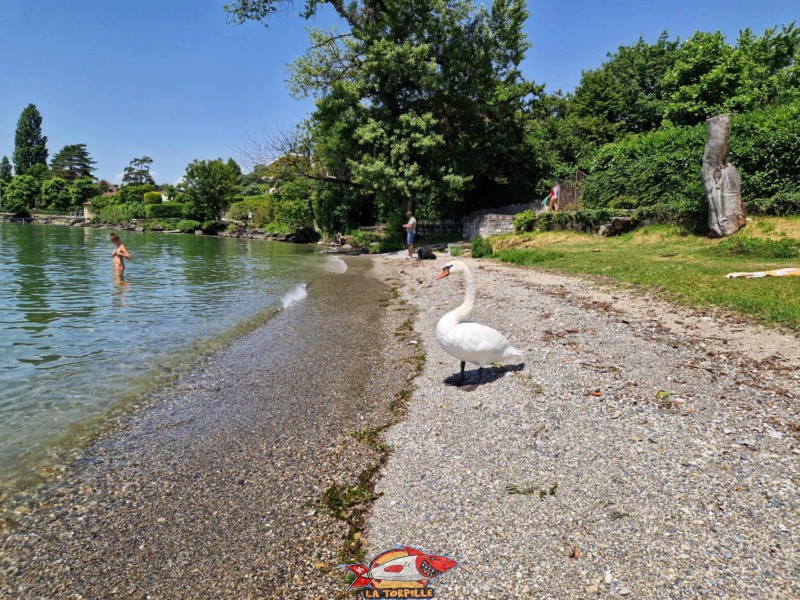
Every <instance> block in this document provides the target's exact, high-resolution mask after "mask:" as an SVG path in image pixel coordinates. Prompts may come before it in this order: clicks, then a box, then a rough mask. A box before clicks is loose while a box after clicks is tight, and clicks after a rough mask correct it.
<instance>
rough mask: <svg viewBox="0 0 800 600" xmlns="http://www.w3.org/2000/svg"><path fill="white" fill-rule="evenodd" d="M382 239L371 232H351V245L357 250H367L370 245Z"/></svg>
mask: <svg viewBox="0 0 800 600" xmlns="http://www.w3.org/2000/svg"><path fill="white" fill-rule="evenodd" d="M380 240H381V238H380V237H379V236H378V235H376V234H375V233H373V232H371V231H361V230H356V231H351V232H350V244H351V245H353V246H355V247H357V248H367V247H368V246H369V245H370V244H374V243H378V242H380Z"/></svg>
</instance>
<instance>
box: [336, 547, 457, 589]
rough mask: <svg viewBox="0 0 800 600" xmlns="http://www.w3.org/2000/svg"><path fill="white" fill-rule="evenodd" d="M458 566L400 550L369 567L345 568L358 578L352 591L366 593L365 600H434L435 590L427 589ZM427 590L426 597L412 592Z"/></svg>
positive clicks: (381, 556) (436, 557)
mask: <svg viewBox="0 0 800 600" xmlns="http://www.w3.org/2000/svg"><path fill="white" fill-rule="evenodd" d="M456 566H458V563H457V562H456V561H454V560H452V559H449V558H447V557H446V556H439V555H436V554H425V553H424V552H421V551H420V550H417V549H416V548H410V547H408V546H401V547H400V548H395V549H393V550H387V551H386V552H382V553H381V554H379V555H378V556H376V557H375V558H374V559H373V560H372V562H371V563H370V565H369V566H367V565H363V564H355V565H343V566H342V568H345V569H348V570H349V571H351V572H352V573H353V574H355V576H356V578H355V581H353V583H352V584H351V585H350V588H351V589H358V588H361V589H364V598H432V597H433V590H432V589H430V588H428V584H429V583H430V581H431V580H432V579H436V578H437V577H440V576H442V575H444V574H445V573H447V572H448V571H449V570H450V569H452V568H453V567H456ZM426 588H427V590H426V592H427V593H419V594H417V593H416V592H412V590H420V592H421V591H422V590H425V589H426ZM390 590H395V591H390ZM401 591H402V593H401ZM398 594H399V595H398Z"/></svg>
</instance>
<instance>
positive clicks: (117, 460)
mask: <svg viewBox="0 0 800 600" xmlns="http://www.w3.org/2000/svg"><path fill="white" fill-rule="evenodd" d="M349 262H350V269H349V270H348V271H347V273H344V274H333V273H322V272H321V273H320V275H319V277H318V278H317V279H315V280H314V281H311V282H310V283H309V286H308V289H309V297H308V298H307V299H306V300H304V301H302V302H300V303H299V304H296V305H294V306H292V307H290V308H289V309H287V310H284V311H282V312H281V313H279V314H278V315H277V316H276V317H275V318H273V319H272V320H271V321H269V322H268V323H267V324H266V325H264V326H263V327H260V328H258V329H256V330H254V331H252V332H251V333H249V334H247V335H244V336H243V337H240V338H238V339H236V340H234V341H233V342H232V343H230V344H229V345H228V346H227V347H225V348H224V349H222V350H220V351H218V352H216V353H214V354H212V355H211V356H209V357H206V358H205V359H203V360H202V361H201V362H199V363H198V364H196V365H195V366H194V367H193V368H192V370H191V371H190V372H188V373H187V374H185V375H184V376H183V377H182V378H181V379H180V380H179V381H177V382H176V383H175V384H174V385H173V386H171V387H169V388H167V389H162V390H161V391H160V392H158V393H157V394H155V396H154V397H153V398H151V399H150V401H151V406H150V407H149V408H147V409H146V410H140V411H137V412H134V413H133V414H129V415H126V416H124V417H122V418H120V419H119V422H118V423H116V424H115V425H116V426H115V427H114V428H112V430H111V431H108V432H106V433H105V434H103V435H102V436H100V437H99V439H97V440H96V441H95V442H94V443H93V444H91V445H90V446H89V447H88V448H85V449H84V450H82V451H80V452H79V453H78V457H77V458H76V460H75V461H74V462H72V464H69V465H64V466H62V467H60V468H59V467H54V468H53V469H51V470H52V471H53V472H55V473H56V474H57V475H55V476H54V478H53V480H52V481H50V482H49V483H48V484H46V485H43V486H41V487H39V488H38V489H36V490H35V492H34V493H33V495H32V496H29V497H23V498H19V499H17V504H16V505H11V506H7V507H6V508H7V509H8V512H6V514H5V515H3V516H4V518H3V519H0V598H26V599H27V598H45V599H52V598H74V599H78V598H87V599H100V598H165V599H179V598H236V599H240V598H259V599H263V598H281V599H291V598H302V599H312V598H320V599H325V600H328V599H330V598H334V597H335V596H336V595H337V594H339V593H340V592H341V590H342V589H343V577H342V574H341V571H340V570H338V568H337V567H338V564H339V563H340V562H341V558H340V555H339V554H340V549H341V547H342V543H343V541H344V538H345V535H346V534H347V529H348V527H347V525H346V524H345V523H343V522H342V521H341V520H337V519H335V518H333V517H332V516H331V514H330V511H329V510H327V508H326V507H325V505H324V504H323V503H321V498H322V497H323V494H324V492H325V491H326V490H327V489H328V488H329V486H332V485H334V484H337V485H341V486H352V485H353V484H354V483H355V482H356V481H357V480H358V478H359V475H360V473H361V472H362V471H363V470H364V469H368V468H370V467H371V466H372V465H375V464H376V463H377V462H378V461H379V458H380V457H379V453H378V452H377V451H376V449H375V447H374V446H369V445H367V444H364V443H361V442H359V441H357V440H356V439H355V438H354V437H353V436H352V433H353V432H354V431H356V430H359V429H362V428H370V427H379V426H381V425H385V424H387V423H388V422H391V421H392V420H393V419H394V418H396V412H395V411H392V410H391V409H390V406H392V405H393V403H395V402H396V400H397V394H398V393H399V392H400V391H401V390H402V389H403V388H404V387H405V386H406V381H407V379H408V378H410V377H413V375H414V374H415V369H414V364H415V362H414V360H413V356H414V354H415V353H416V352H417V350H416V348H414V347H413V346H409V345H407V344H405V343H404V342H403V341H401V340H400V338H399V337H397V336H396V335H394V334H395V332H396V331H397V330H398V328H402V327H403V325H404V324H405V323H407V320H408V318H409V315H410V310H411V309H410V307H408V306H402V305H401V304H398V302H397V301H396V300H393V301H390V300H389V299H390V298H391V297H392V294H391V289H390V287H389V286H387V285H386V284H385V283H383V282H379V281H378V280H377V279H375V278H373V277H368V276H366V273H367V271H368V270H369V269H371V267H372V263H371V262H370V261H369V260H366V259H352V260H350V261H349ZM387 306H388V307H389V309H388V310H387Z"/></svg>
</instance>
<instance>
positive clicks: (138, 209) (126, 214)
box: [95, 202, 145, 225]
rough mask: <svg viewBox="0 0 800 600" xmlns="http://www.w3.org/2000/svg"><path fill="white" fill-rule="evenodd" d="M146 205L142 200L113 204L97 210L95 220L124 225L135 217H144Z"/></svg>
mask: <svg viewBox="0 0 800 600" xmlns="http://www.w3.org/2000/svg"><path fill="white" fill-rule="evenodd" d="M144 211H145V205H144V203H142V202H128V203H127V204H112V205H110V206H106V207H105V208H102V209H100V210H99V211H96V212H95V215H96V217H95V220H97V221H99V222H100V223H107V224H109V225H122V224H124V223H129V222H130V221H132V220H133V219H142V218H144V216H145V213H144Z"/></svg>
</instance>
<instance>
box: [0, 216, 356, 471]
mask: <svg viewBox="0 0 800 600" xmlns="http://www.w3.org/2000/svg"><path fill="white" fill-rule="evenodd" d="M122 239H123V242H124V243H125V245H126V247H127V248H128V251H129V252H130V253H131V254H132V255H133V259H132V260H130V261H126V263H127V270H126V273H125V277H124V280H122V281H120V280H118V279H115V277H114V274H113V270H112V262H111V250H112V248H113V247H112V246H111V245H110V244H109V242H108V231H107V230H102V229H91V228H85V229H84V228H75V227H57V226H37V225H22V224H12V223H0V480H8V479H9V478H10V477H12V476H13V475H14V474H19V473H21V472H25V471H31V470H33V469H35V467H36V464H37V461H38V460H39V459H40V458H41V457H42V453H43V449H45V448H47V447H48V446H49V445H50V444H51V443H52V441H53V440H56V439H59V438H60V437H61V436H64V435H68V434H69V433H70V431H71V430H73V429H74V428H75V426H76V425H79V424H81V423H84V422H85V421H86V420H87V419H90V418H92V417H95V416H97V415H100V414H102V413H103V412H104V411H105V410H107V409H108V408H109V407H112V406H114V405H116V404H118V403H119V402H120V401H121V400H122V399H123V398H124V397H126V396H127V395H130V394H131V393H132V392H135V391H136V390H139V389H144V387H145V386H146V385H147V384H148V383H150V382H152V381H153V380H158V379H159V377H160V376H161V375H163V374H164V373H165V372H166V371H168V370H169V369H171V368H174V367H175V366H176V365H177V364H179V363H180V362H181V359H183V360H185V359H188V358H191V357H193V356H196V355H197V352H198V351H200V350H202V349H203V348H206V347H208V346H209V345H211V343H212V341H214V340H218V339H220V338H221V337H222V336H224V335H225V334H226V333H229V332H230V331H231V330H232V329H234V328H236V326H237V325H241V324H242V323H243V322H253V321H254V320H255V319H258V318H264V317H265V316H266V315H268V314H270V313H271V312H275V311H277V310H280V309H281V308H285V307H286V306H289V305H291V304H292V303H295V302H301V301H303V299H304V297H305V295H306V291H305V284H306V283H307V282H309V281H310V280H311V279H312V278H313V275H314V273H315V272H319V269H320V268H326V269H327V270H332V271H336V270H337V269H341V268H346V266H344V263H343V262H342V261H338V259H333V258H326V257H325V256H323V255H320V254H319V253H318V252H317V251H316V250H315V249H314V248H313V247H308V246H297V245H293V244H283V243H279V242H267V241H261V240H235V239H224V238H214V237H206V236H192V235H170V234H161V233H133V232H123V233H122ZM336 261H338V262H336Z"/></svg>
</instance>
